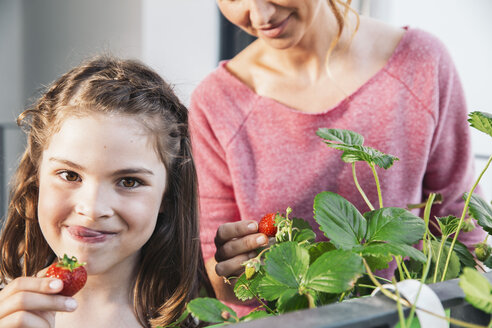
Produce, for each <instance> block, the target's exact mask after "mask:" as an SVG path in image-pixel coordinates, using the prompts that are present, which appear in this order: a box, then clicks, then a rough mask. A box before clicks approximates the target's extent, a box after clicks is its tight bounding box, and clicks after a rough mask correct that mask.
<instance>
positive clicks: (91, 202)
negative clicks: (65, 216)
mask: <svg viewBox="0 0 492 328" xmlns="http://www.w3.org/2000/svg"><path fill="white" fill-rule="evenodd" d="M105 189H106V188H105V187H104V186H103V185H102V184H97V183H90V184H85V185H84V186H82V187H81V188H80V189H79V192H78V193H77V195H76V197H77V199H76V203H75V212H76V213H77V214H79V215H83V216H85V217H87V218H89V219H92V220H96V219H101V218H109V217H111V216H112V215H113V214H114V211H113V207H112V204H111V196H110V194H111V193H110V191H109V190H105Z"/></svg>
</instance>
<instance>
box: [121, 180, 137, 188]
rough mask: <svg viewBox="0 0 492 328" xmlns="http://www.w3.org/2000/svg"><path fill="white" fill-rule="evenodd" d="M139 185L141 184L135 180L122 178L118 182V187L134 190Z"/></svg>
mask: <svg viewBox="0 0 492 328" xmlns="http://www.w3.org/2000/svg"><path fill="white" fill-rule="evenodd" d="M141 184H142V182H141V181H140V180H138V179H135V178H123V179H121V180H120V185H121V186H123V187H125V188H136V187H138V186H140V185H141Z"/></svg>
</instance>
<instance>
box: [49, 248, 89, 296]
mask: <svg viewBox="0 0 492 328" xmlns="http://www.w3.org/2000/svg"><path fill="white" fill-rule="evenodd" d="M84 265H85V263H79V262H77V259H76V258H75V256H72V257H71V258H69V257H68V256H67V254H65V255H64V256H63V258H62V259H59V260H58V262H57V263H53V264H52V265H50V267H49V268H48V271H46V277H51V278H58V279H60V280H61V281H63V289H62V291H61V292H59V293H58V294H60V295H64V296H73V295H75V293H77V292H78V291H79V290H81V289H82V287H84V285H85V282H86V281H87V271H86V270H85V268H84V267H83V266H84Z"/></svg>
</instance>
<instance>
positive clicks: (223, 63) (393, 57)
mask: <svg viewBox="0 0 492 328" xmlns="http://www.w3.org/2000/svg"><path fill="white" fill-rule="evenodd" d="M403 29H405V33H404V34H403V36H402V37H401V39H400V41H399V42H398V44H397V45H396V47H395V49H394V50H393V53H392V54H391V56H390V57H389V58H388V60H387V61H386V63H385V64H384V65H383V67H381V68H380V69H379V70H378V71H377V72H376V73H375V74H374V75H372V76H371V77H370V78H369V79H368V80H367V81H366V82H364V83H363V84H362V85H361V86H359V88H357V89H356V90H355V91H354V92H352V93H351V94H350V95H348V96H347V97H345V98H343V99H342V100H340V101H339V102H338V103H337V104H335V105H334V106H331V107H330V108H328V109H325V110H323V111H321V112H317V113H308V112H303V111H300V110H297V109H295V108H292V107H290V106H288V105H285V104H283V103H281V102H279V101H277V100H275V99H273V98H270V97H266V96H262V95H259V94H257V93H256V92H255V91H254V90H253V89H251V88H250V87H249V86H248V85H247V84H246V83H244V82H243V81H242V80H240V79H239V78H238V77H237V76H235V75H234V74H232V73H231V72H230V71H229V70H228V69H227V68H226V65H227V63H228V62H229V61H230V60H229V59H228V60H222V61H220V62H219V71H220V72H222V73H223V74H225V75H226V76H227V78H228V79H229V80H230V81H232V83H234V84H235V85H236V87H238V88H239V90H240V91H241V92H242V93H244V94H245V95H248V96H250V97H252V98H254V100H255V102H256V103H257V102H258V101H264V102H270V103H272V104H275V105H276V107H279V108H281V109H283V110H285V111H289V112H293V113H295V114H298V115H307V116H316V115H325V114H327V113H331V112H332V111H334V110H336V109H338V108H343V107H344V105H345V104H346V103H348V102H350V100H351V99H352V98H354V97H355V96H357V95H358V94H359V93H361V92H362V91H363V90H364V89H366V88H367V87H369V86H370V85H372V84H373V83H374V82H375V81H376V80H377V79H378V78H379V77H380V76H381V75H382V74H384V72H386V71H388V68H389V67H390V66H391V65H392V64H393V62H394V61H395V60H396V59H397V58H398V55H399V54H400V53H401V52H402V50H403V49H405V47H406V44H407V43H408V41H407V40H408V39H409V38H410V37H411V33H410V32H413V31H414V29H410V28H409V27H408V26H404V27H403Z"/></svg>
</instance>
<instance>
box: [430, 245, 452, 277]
mask: <svg viewBox="0 0 492 328" xmlns="http://www.w3.org/2000/svg"><path fill="white" fill-rule="evenodd" d="M448 237H449V236H446V235H442V236H441V243H440V244H439V251H438V252H437V259H436V267H435V268H434V279H432V283H434V284H435V283H436V282H437V272H438V270H439V261H441V254H442V250H443V249H444V244H445V243H446V240H447V239H448Z"/></svg>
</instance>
